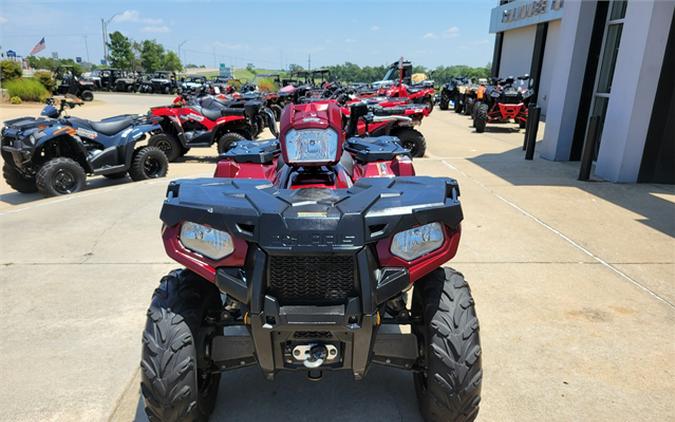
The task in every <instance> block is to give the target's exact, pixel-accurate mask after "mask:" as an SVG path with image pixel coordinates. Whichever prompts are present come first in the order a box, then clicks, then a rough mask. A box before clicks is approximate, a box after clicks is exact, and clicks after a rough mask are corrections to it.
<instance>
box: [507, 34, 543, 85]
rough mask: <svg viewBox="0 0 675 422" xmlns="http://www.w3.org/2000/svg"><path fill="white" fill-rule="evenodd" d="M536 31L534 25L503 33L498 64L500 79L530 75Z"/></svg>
mask: <svg viewBox="0 0 675 422" xmlns="http://www.w3.org/2000/svg"><path fill="white" fill-rule="evenodd" d="M536 29H537V26H536V25H530V26H526V27H524V28H518V29H512V30H510V31H506V32H504V40H503V42H502V58H501V62H500V63H499V77H500V78H503V77H506V76H520V75H524V74H525V73H530V63H532V51H533V50H534V37H535V33H536Z"/></svg>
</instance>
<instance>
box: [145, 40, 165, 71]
mask: <svg viewBox="0 0 675 422" xmlns="http://www.w3.org/2000/svg"><path fill="white" fill-rule="evenodd" d="M163 56H164V47H162V45H161V44H160V43H158V42H157V41H155V40H145V41H143V43H142V46H141V64H142V65H143V69H144V70H145V71H146V72H155V71H157V70H160V69H161V68H162V58H163Z"/></svg>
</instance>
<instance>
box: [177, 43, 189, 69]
mask: <svg viewBox="0 0 675 422" xmlns="http://www.w3.org/2000/svg"><path fill="white" fill-rule="evenodd" d="M186 42H188V40H185V41H181V42H180V44H178V60H180V62H181V64H182V63H183V56H181V51H180V49H181V48H182V47H183V46H184V45H185V43H186Z"/></svg>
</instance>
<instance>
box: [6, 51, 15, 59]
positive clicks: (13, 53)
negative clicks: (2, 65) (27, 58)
mask: <svg viewBox="0 0 675 422" xmlns="http://www.w3.org/2000/svg"><path fill="white" fill-rule="evenodd" d="M7 57H9V58H10V59H15V58H16V51H14V50H7Z"/></svg>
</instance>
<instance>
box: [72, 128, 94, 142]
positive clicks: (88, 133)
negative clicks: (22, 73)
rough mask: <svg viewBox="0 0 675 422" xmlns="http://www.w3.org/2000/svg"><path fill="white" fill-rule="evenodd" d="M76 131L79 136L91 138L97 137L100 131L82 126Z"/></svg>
mask: <svg viewBox="0 0 675 422" xmlns="http://www.w3.org/2000/svg"><path fill="white" fill-rule="evenodd" d="M75 133H77V135H78V136H81V137H84V138H89V139H96V137H97V136H98V133H96V132H94V131H93V130H89V129H83V128H81V127H78V128H77V130H76V131H75Z"/></svg>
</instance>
